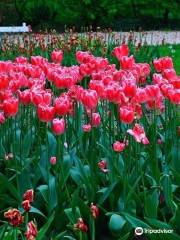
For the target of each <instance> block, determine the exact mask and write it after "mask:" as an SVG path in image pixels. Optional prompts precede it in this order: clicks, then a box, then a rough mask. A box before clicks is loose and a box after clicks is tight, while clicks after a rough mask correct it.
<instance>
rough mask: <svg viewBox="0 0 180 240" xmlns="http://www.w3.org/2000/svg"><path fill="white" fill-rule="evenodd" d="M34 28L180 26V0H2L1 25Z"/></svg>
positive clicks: (177, 28) (161, 27)
mask: <svg viewBox="0 0 180 240" xmlns="http://www.w3.org/2000/svg"><path fill="white" fill-rule="evenodd" d="M22 22H26V23H27V24H29V25H31V26H32V29H33V30H34V31H39V30H45V29H56V31H59V32H61V31H64V30H65V29H66V28H74V29H76V30H77V31H87V30H91V29H92V30H97V29H99V28H100V29H101V28H102V29H104V28H111V29H112V30H116V31H129V30H160V29H161V30H179V29H180V0H0V25H1V26H14V25H15V26H17V25H21V24H22Z"/></svg>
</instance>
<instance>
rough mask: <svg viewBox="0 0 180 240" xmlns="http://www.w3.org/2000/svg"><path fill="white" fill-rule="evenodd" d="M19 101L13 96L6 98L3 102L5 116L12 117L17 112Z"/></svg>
mask: <svg viewBox="0 0 180 240" xmlns="http://www.w3.org/2000/svg"><path fill="white" fill-rule="evenodd" d="M18 106H19V101H18V99H17V98H15V97H11V98H8V99H6V100H4V102H3V110H4V114H5V116H7V117H13V116H15V115H16V114H17V112H18Z"/></svg>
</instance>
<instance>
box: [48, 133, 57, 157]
mask: <svg viewBox="0 0 180 240" xmlns="http://www.w3.org/2000/svg"><path fill="white" fill-rule="evenodd" d="M56 148H57V140H56V138H55V136H54V135H53V134H52V133H51V132H49V131H48V149H49V151H48V154H49V157H52V156H55V155H56Z"/></svg>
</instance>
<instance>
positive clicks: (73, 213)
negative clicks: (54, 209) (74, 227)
mask: <svg viewBox="0 0 180 240" xmlns="http://www.w3.org/2000/svg"><path fill="white" fill-rule="evenodd" d="M64 212H65V214H66V216H67V217H68V219H69V221H70V222H71V224H75V223H76V222H77V220H78V218H80V217H81V213H80V210H79V208H78V207H76V208H75V210H73V209H72V208H67V209H65V210H64Z"/></svg>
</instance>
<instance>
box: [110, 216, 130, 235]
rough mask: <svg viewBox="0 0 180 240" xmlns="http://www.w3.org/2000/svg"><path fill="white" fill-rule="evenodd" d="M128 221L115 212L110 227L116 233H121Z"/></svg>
mask: <svg viewBox="0 0 180 240" xmlns="http://www.w3.org/2000/svg"><path fill="white" fill-rule="evenodd" d="M125 223H126V220H125V219H124V218H123V217H121V216H120V215H118V214H113V215H112V216H111V218H110V221H109V229H110V230H111V231H112V232H113V233H115V234H119V233H120V232H121V230H122V228H123V226H124V224H125Z"/></svg>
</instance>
